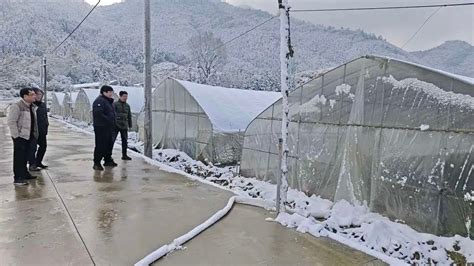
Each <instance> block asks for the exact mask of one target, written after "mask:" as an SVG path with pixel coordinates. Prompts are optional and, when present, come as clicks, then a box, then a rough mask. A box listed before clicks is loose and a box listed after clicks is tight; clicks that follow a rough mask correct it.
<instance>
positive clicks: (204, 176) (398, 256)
mask: <svg viewBox="0 0 474 266" xmlns="http://www.w3.org/2000/svg"><path fill="white" fill-rule="evenodd" d="M73 122H77V121H73ZM65 125H66V126H67V127H68V128H71V129H74V130H80V131H86V132H88V133H92V127H90V126H87V125H84V124H82V125H81V124H79V125H78V127H77V126H75V125H72V124H69V123H65ZM76 125H77V124H76ZM119 140H120V138H118V140H117V142H119ZM129 148H130V149H132V150H135V151H137V152H140V153H141V152H143V143H140V142H139V141H138V134H136V133H133V132H131V133H130V134H129ZM153 159H154V160H155V161H156V162H157V163H158V165H160V166H161V167H160V168H161V169H162V170H165V171H173V172H178V173H181V174H184V175H186V176H187V177H189V178H192V179H194V180H199V181H201V182H204V183H208V184H212V185H214V186H218V187H220V188H223V189H226V190H230V191H232V192H234V193H235V194H236V195H238V196H243V197H249V198H255V199H264V200H267V201H272V202H275V197H276V185H273V184H270V183H268V182H264V181H261V180H257V179H255V178H248V177H242V176H239V175H237V174H236V172H238V171H237V167H230V166H227V167H217V166H214V165H212V164H204V163H202V162H200V161H196V160H193V159H192V158H190V157H189V156H188V155H187V154H185V153H183V152H180V151H177V150H172V149H162V150H154V151H153ZM163 164H164V165H163ZM465 200H466V201H472V202H474V191H473V192H472V193H467V194H466V195H465ZM286 208H287V213H281V214H280V215H279V216H278V217H276V218H275V219H273V218H268V219H267V220H268V221H274V222H278V223H280V224H282V225H283V226H286V227H289V228H294V229H295V230H297V231H299V232H302V233H309V234H311V235H313V236H315V237H321V236H323V237H329V238H331V239H334V240H336V241H338V242H341V243H343V244H345V245H348V246H350V247H352V248H354V249H357V250H360V251H363V252H365V253H367V254H369V255H372V256H374V257H377V258H379V259H381V260H382V261H384V262H387V263H389V264H406V263H408V264H429V263H440V264H442V265H445V264H453V263H456V264H460V263H466V262H471V263H474V240H471V239H469V238H466V237H461V236H458V235H457V236H454V237H439V236H435V235H431V234H425V233H420V232H417V231H415V230H414V229H412V228H410V227H409V226H408V225H405V224H402V223H398V222H393V221H390V220H389V219H388V218H386V217H383V216H382V215H380V214H377V213H373V212H370V211H369V209H368V207H367V206H365V205H353V204H351V203H349V202H347V201H345V200H342V201H339V202H335V203H334V202H332V201H329V200H326V199H323V198H320V197H318V196H316V195H306V194H305V193H303V192H301V191H297V190H295V189H291V188H290V189H289V191H288V198H287V205H286ZM470 226H471V221H470V220H468V221H466V228H467V230H468V231H469V227H470ZM460 255H461V256H460Z"/></svg>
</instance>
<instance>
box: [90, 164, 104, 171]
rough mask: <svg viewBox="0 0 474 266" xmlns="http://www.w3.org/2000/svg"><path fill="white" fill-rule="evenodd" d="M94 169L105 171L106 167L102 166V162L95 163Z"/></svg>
mask: <svg viewBox="0 0 474 266" xmlns="http://www.w3.org/2000/svg"><path fill="white" fill-rule="evenodd" d="M92 169H94V170H97V171H104V167H102V165H100V164H94V166H92Z"/></svg>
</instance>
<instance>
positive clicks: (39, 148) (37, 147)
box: [28, 88, 49, 171]
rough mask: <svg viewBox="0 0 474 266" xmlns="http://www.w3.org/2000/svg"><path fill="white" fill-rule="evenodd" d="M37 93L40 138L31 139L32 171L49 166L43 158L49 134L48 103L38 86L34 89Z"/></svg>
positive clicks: (30, 160)
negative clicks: (44, 162) (45, 101)
mask: <svg viewBox="0 0 474 266" xmlns="http://www.w3.org/2000/svg"><path fill="white" fill-rule="evenodd" d="M33 90H34V92H35V94H36V99H35V102H34V105H35V106H36V107H37V108H36V122H37V124H38V138H37V139H36V138H32V139H31V140H30V145H31V150H30V155H29V158H28V162H29V164H30V169H29V170H30V171H39V170H41V169H46V168H48V167H47V166H46V165H44V164H43V158H44V155H45V153H46V147H47V142H46V135H47V134H48V127H49V121H48V111H47V109H46V104H45V103H43V101H42V100H43V91H42V90H40V89H37V88H34V89H33Z"/></svg>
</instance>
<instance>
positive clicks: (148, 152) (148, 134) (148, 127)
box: [144, 0, 153, 158]
mask: <svg viewBox="0 0 474 266" xmlns="http://www.w3.org/2000/svg"><path fill="white" fill-rule="evenodd" d="M150 29H151V26H150V0H145V35H144V53H145V56H144V58H145V69H144V73H145V82H144V84H145V125H144V129H145V150H144V152H145V156H147V157H149V158H152V155H153V154H152V146H153V138H152V129H153V126H152V113H151V38H150Z"/></svg>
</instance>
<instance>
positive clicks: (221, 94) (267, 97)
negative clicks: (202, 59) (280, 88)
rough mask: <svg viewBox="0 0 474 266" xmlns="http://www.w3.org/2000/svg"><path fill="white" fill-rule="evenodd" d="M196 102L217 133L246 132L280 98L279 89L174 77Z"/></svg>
mask: <svg viewBox="0 0 474 266" xmlns="http://www.w3.org/2000/svg"><path fill="white" fill-rule="evenodd" d="M176 81H177V82H179V83H180V84H181V85H182V86H183V87H184V88H185V89H186V90H187V91H188V92H189V93H190V94H191V96H193V97H194V99H195V100H196V101H197V102H198V104H199V105H200V106H201V108H202V109H203V110H204V112H205V113H206V114H207V116H208V117H209V119H210V120H211V122H212V124H213V126H214V130H216V131H220V132H238V131H245V129H246V128H247V126H248V124H249V123H250V122H251V121H252V120H253V119H254V118H255V117H257V116H258V115H259V114H260V113H261V112H263V111H264V110H265V109H266V108H267V107H268V106H270V105H272V104H273V103H275V102H276V101H277V100H278V99H280V98H281V94H280V93H278V92H268V91H254V90H242V89H233V88H224V87H216V86H209V85H203V84H198V83H192V82H189V81H183V80H176Z"/></svg>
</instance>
